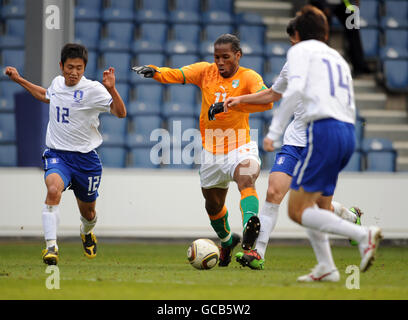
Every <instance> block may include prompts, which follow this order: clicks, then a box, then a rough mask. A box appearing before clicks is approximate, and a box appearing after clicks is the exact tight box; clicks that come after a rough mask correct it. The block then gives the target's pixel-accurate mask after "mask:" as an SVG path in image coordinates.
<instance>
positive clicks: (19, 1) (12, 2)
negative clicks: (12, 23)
mask: <svg viewBox="0 0 408 320" xmlns="http://www.w3.org/2000/svg"><path fill="white" fill-rule="evenodd" d="M1 16H2V18H3V19H10V18H24V17H25V0H9V1H8V2H7V3H6V4H5V5H3V7H2V8H1Z"/></svg>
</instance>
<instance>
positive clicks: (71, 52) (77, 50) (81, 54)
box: [61, 43, 88, 66]
mask: <svg viewBox="0 0 408 320" xmlns="http://www.w3.org/2000/svg"><path fill="white" fill-rule="evenodd" d="M75 58H80V59H82V60H84V63H85V66H86V64H87V62H88V50H87V49H86V48H85V47H84V46H83V45H81V44H77V43H67V44H66V45H65V46H64V47H63V48H62V50H61V63H62V65H64V63H65V61H67V59H75Z"/></svg>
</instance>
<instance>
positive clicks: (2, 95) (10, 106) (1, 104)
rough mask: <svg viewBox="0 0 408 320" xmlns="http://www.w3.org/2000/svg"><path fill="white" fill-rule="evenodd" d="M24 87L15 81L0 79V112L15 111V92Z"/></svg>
mask: <svg viewBox="0 0 408 320" xmlns="http://www.w3.org/2000/svg"><path fill="white" fill-rule="evenodd" d="M21 91H24V89H23V88H22V87H21V86H20V85H18V84H17V83H15V82H14V81H8V80H6V81H0V112H14V94H15V93H18V92H21Z"/></svg>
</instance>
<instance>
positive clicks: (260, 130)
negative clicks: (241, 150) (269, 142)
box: [249, 114, 265, 145]
mask: <svg viewBox="0 0 408 320" xmlns="http://www.w3.org/2000/svg"><path fill="white" fill-rule="evenodd" d="M249 127H250V128H251V130H250V135H251V141H256V143H257V144H258V145H262V141H263V138H264V132H265V125H264V120H263V119H262V118H257V117H254V114H251V115H250V116H249Z"/></svg>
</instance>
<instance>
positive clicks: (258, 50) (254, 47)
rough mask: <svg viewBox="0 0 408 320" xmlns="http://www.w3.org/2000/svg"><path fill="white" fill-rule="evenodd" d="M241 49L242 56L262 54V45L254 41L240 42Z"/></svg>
mask: <svg viewBox="0 0 408 320" xmlns="http://www.w3.org/2000/svg"><path fill="white" fill-rule="evenodd" d="M241 49H242V53H243V54H244V56H252V55H255V56H261V55H263V54H264V47H263V46H262V45H260V44H259V43H255V42H241Z"/></svg>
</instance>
